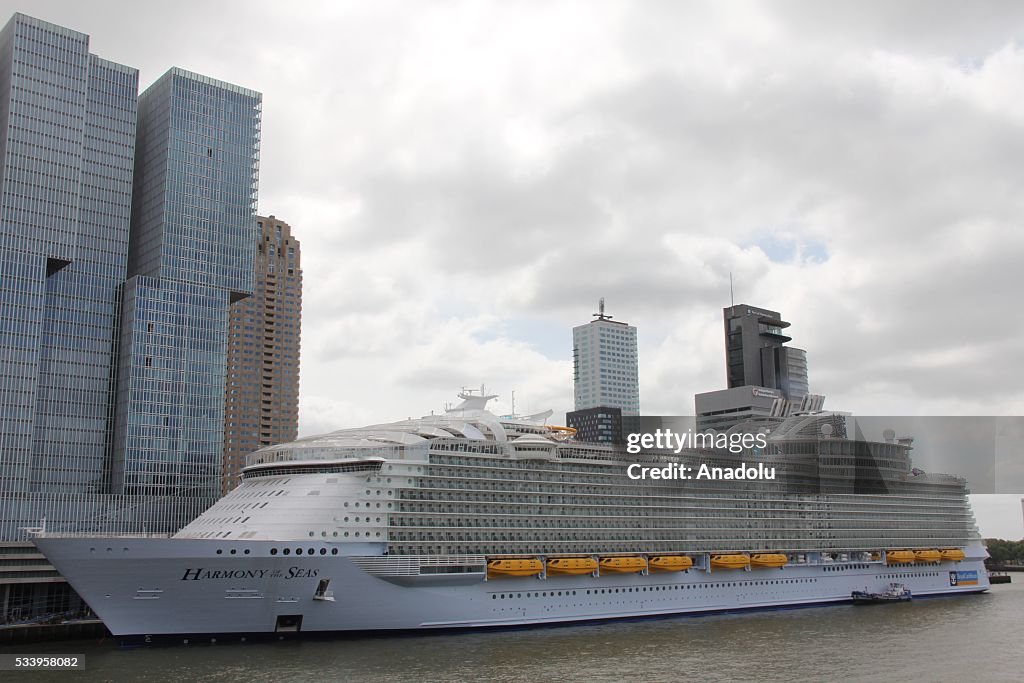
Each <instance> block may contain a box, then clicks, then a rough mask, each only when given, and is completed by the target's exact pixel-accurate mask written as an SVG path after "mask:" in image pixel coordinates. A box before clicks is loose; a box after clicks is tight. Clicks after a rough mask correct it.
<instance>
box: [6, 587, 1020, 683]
mask: <svg viewBox="0 0 1024 683" xmlns="http://www.w3.org/2000/svg"><path fill="white" fill-rule="evenodd" d="M1014 579H1015V580H1017V581H1019V582H1018V583H1015V584H1011V585H999V586H993V587H992V590H991V591H990V592H989V593H988V594H985V595H966V596H958V597H951V598H932V599H916V600H914V601H913V602H910V603H902V604H893V605H874V606H864V607H855V606H852V605H842V606H835V607H815V608H807V609H795V610H783V611H773V612H749V613H740V614H729V615H715V616H706V617H673V618H666V619H657V620H643V621H630V622H616V623H607V624H597V625H584V626H561V627H547V628H537V629H528V630H516V631H492V632H486V633H466V634H455V635H452V634H447V635H430V636H405V637H395V638H361V639H345V640H333V641H308V642H291V643H250V644H233V645H213V646H208V645H204V646H189V647H171V648H154V649H137V650H122V649H119V648H118V647H117V646H116V645H114V644H113V643H111V642H109V641H106V642H96V641H69V642H63V643H46V644H41V645H38V646H32V647H29V646H24V645H21V646H16V647H4V648H2V650H0V651H2V652H5V653H11V652H19V653H27V652H32V653H77V654H84V655H85V659H86V670H85V671H82V672H67V671H54V672H35V673H32V674H30V675H24V676H23V678H24V679H26V680H54V681H69V680H75V681H85V680H97V681H100V680H102V681H115V680H132V681H163V680H196V681H225V682H229V681H230V682H234V681H239V682H241V681H245V682H247V683H252V682H256V681H278V680H282V679H286V680H290V681H322V680H341V681H359V682H360V683H372V682H375V681H415V682H416V683H420V682H422V681H474V680H484V681H489V682H491V683H497V682H500V681H533V682H536V683H549V682H552V681H558V682H563V683H564V682H570V681H576V680H578V681H638V682H639V681H644V682H645V683H646V682H647V681H675V680H681V679H687V680H691V681H701V682H702V683H709V682H715V681H736V680H745V681H757V682H758V683H761V682H765V681H833V680H840V679H845V680H853V681H880V682H885V683H892V681H893V680H895V679H907V680H918V681H965V680H980V681H1021V680H1024V647H1022V642H1021V634H1022V632H1024V575H1021V574H1017V575H1014ZM5 675H9V676H12V677H11V678H10V679H8V680H16V677H18V674H13V675H12V674H3V673H0V679H3V677H4V676H5Z"/></svg>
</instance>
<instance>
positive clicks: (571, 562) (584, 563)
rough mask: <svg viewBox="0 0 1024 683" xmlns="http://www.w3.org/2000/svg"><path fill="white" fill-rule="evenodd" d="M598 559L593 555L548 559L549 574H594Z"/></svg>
mask: <svg viewBox="0 0 1024 683" xmlns="http://www.w3.org/2000/svg"><path fill="white" fill-rule="evenodd" d="M595 571H597V560H595V559H594V558H592V557H555V558H552V559H550V560H548V574H577V575H578V574H592V573H594V572H595Z"/></svg>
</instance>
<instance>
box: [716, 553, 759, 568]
mask: <svg viewBox="0 0 1024 683" xmlns="http://www.w3.org/2000/svg"><path fill="white" fill-rule="evenodd" d="M711 566H712V567H713V568H715V569H743V568H744V567H748V566H750V557H749V556H748V555H741V554H728V555H727V554H724V553H723V554H721V555H712V556H711Z"/></svg>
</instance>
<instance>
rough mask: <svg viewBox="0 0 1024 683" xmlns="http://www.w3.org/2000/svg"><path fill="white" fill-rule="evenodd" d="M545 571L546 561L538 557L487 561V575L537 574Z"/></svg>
mask: <svg viewBox="0 0 1024 683" xmlns="http://www.w3.org/2000/svg"><path fill="white" fill-rule="evenodd" d="M542 571H544V563H543V562H541V561H540V560H538V559H537V558H536V557H531V558H522V559H504V560H490V561H488V562H487V576H488V578H490V577H495V576H537V575H538V574H540V573H541V572H542Z"/></svg>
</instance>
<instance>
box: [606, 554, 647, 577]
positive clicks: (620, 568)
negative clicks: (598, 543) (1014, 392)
mask: <svg viewBox="0 0 1024 683" xmlns="http://www.w3.org/2000/svg"><path fill="white" fill-rule="evenodd" d="M600 565H601V571H602V572H616V573H619V574H635V573H637V572H642V571H643V570H645V569H647V560H645V559H644V558H642V557H602V558H601V562H600Z"/></svg>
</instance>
